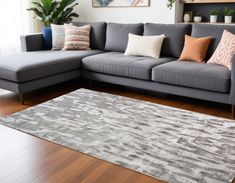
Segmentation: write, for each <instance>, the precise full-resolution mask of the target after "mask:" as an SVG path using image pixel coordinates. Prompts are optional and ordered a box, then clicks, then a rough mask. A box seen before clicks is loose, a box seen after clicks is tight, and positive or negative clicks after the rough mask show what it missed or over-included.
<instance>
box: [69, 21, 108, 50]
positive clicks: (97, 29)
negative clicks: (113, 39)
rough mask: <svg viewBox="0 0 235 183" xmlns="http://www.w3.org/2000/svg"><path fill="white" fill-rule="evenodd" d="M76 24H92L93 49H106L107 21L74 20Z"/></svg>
mask: <svg viewBox="0 0 235 183" xmlns="http://www.w3.org/2000/svg"><path fill="white" fill-rule="evenodd" d="M73 24H74V25H76V26H84V25H91V34H90V39H91V40H90V41H91V49H98V50H104V47H105V41H106V27H107V24H106V23H105V22H73Z"/></svg>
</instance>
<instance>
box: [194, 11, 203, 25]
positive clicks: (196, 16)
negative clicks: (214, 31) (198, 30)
mask: <svg viewBox="0 0 235 183" xmlns="http://www.w3.org/2000/svg"><path fill="white" fill-rule="evenodd" d="M193 21H194V22H195V23H200V22H201V21H202V16H201V15H200V13H199V12H197V13H195V16H194V17H193Z"/></svg>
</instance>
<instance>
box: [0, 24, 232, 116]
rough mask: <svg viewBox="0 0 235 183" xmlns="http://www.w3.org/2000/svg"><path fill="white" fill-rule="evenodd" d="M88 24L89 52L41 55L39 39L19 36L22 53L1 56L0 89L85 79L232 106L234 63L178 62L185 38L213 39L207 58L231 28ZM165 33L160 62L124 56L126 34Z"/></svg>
mask: <svg viewBox="0 0 235 183" xmlns="http://www.w3.org/2000/svg"><path fill="white" fill-rule="evenodd" d="M76 24H77V25H78V26H80V25H85V24H91V26H92V29H91V50H90V51H50V50H43V37H42V35H41V34H34V35H26V36H22V37H21V42H22V50H23V51H24V52H23V53H19V54H16V55H11V56H5V57H0V87H1V88H4V89H7V90H10V91H13V92H17V93H19V94H20V96H21V100H23V94H24V93H26V92H30V91H33V90H36V89H39V88H42V87H46V86H49V85H53V84H56V83H60V82H64V81H67V80H71V79H76V78H77V79H80V78H85V79H89V80H97V81H102V82H108V83H113V84H118V85H125V86H131V87H136V88H142V89H147V90H151V91H157V92H164V93H168V94H174V95H180V96H186V97H192V98H198V99H203V100H208V101H214V102H220V103H225V104H230V105H231V106H232V109H233V110H232V111H233V116H234V115H235V114H234V110H235V109H234V106H235V61H234V64H233V69H232V71H230V70H228V69H227V68H226V67H224V66H222V65H215V64H200V63H196V62H190V61H189V62H180V61H177V58H178V57H179V56H180V54H181V51H182V49H183V45H184V35H185V34H188V35H192V36H194V37H204V36H212V37H213V41H212V43H211V44H210V47H209V50H208V54H207V59H208V58H210V56H211V55H212V54H213V52H214V50H215V49H216V47H217V45H218V43H219V41H220V38H221V36H222V32H223V30H224V29H227V30H228V31H230V32H233V33H235V26H226V25H205V24H194V25H190V24H169V25H168V24H153V23H147V24H116V23H108V24H106V23H105V22H99V23H76ZM129 33H133V34H137V35H145V36H150V35H158V34H165V35H166V39H165V40H164V42H163V46H162V51H161V58H159V59H153V58H148V57H137V56H125V55H124V54H123V53H124V51H125V49H126V47H127V43H128V34H129Z"/></svg>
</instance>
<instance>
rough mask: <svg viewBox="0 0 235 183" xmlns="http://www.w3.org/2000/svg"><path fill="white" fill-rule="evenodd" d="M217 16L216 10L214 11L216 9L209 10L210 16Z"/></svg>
mask: <svg viewBox="0 0 235 183" xmlns="http://www.w3.org/2000/svg"><path fill="white" fill-rule="evenodd" d="M218 14H219V10H218V9H216V8H213V9H211V10H210V15H215V16H216V15H218Z"/></svg>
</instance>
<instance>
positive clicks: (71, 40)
mask: <svg viewBox="0 0 235 183" xmlns="http://www.w3.org/2000/svg"><path fill="white" fill-rule="evenodd" d="M64 27H65V43H64V48H63V50H90V30H91V26H90V25H86V26H83V27H77V26H74V25H72V24H65V25H64Z"/></svg>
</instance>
